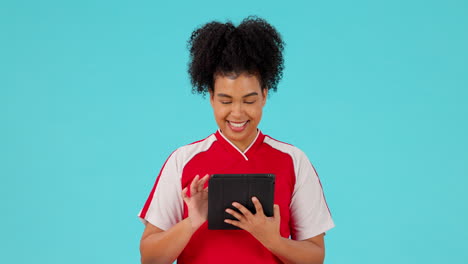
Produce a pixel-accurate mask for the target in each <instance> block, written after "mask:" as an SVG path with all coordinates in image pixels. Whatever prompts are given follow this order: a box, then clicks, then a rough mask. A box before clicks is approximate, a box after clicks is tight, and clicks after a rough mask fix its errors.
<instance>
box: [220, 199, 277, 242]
mask: <svg viewBox="0 0 468 264" xmlns="http://www.w3.org/2000/svg"><path fill="white" fill-rule="evenodd" d="M252 202H253V204H254V206H255V210H256V213H255V214H252V213H251V212H250V211H249V209H247V208H245V207H244V206H243V205H241V204H239V203H236V202H234V203H232V205H233V206H234V207H236V208H237V209H239V211H240V212H241V213H238V212H236V211H234V210H231V209H226V212H227V213H229V214H231V215H232V216H234V217H235V218H237V219H238V220H239V221H235V220H230V219H225V220H224V222H226V223H228V224H231V225H233V226H237V227H239V228H241V229H244V230H245V231H247V232H249V233H250V234H251V235H252V236H254V237H255V238H256V239H257V240H258V241H260V243H262V244H263V245H264V246H266V247H268V246H267V245H268V244H270V243H274V242H276V240H278V239H279V238H280V237H281V235H280V220H281V216H280V209H279V205H277V204H275V205H274V206H273V217H267V216H266V215H265V214H264V212H263V207H262V204H261V203H260V201H259V200H258V199H257V198H256V197H252Z"/></svg>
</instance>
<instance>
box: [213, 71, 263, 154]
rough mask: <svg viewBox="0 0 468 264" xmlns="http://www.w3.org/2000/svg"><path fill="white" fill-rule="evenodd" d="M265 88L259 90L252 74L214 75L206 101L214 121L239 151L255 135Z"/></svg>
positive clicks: (243, 148)
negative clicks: (212, 87) (212, 85)
mask: <svg viewBox="0 0 468 264" xmlns="http://www.w3.org/2000/svg"><path fill="white" fill-rule="evenodd" d="M267 92H268V90H267V89H263V90H262V88H261V86H260V82H259V80H258V78H257V76H256V75H249V74H248V73H242V74H240V75H238V76H235V75H215V78H214V89H213V91H211V92H210V102H211V106H212V107H213V112H214V116H215V119H216V123H217V124H218V126H219V128H220V129H221V132H222V133H223V135H224V136H225V137H226V138H227V139H229V141H231V142H232V143H233V144H234V145H235V146H236V147H238V148H239V149H240V150H241V151H244V150H245V149H246V148H247V147H248V146H249V145H250V143H252V141H253V140H254V139H255V137H256V136H257V126H258V124H259V123H260V120H261V119H262V109H263V106H264V105H265V102H266V96H267Z"/></svg>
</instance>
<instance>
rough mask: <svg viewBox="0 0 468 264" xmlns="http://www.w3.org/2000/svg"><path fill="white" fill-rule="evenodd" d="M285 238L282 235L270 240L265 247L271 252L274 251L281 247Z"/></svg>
mask: <svg viewBox="0 0 468 264" xmlns="http://www.w3.org/2000/svg"><path fill="white" fill-rule="evenodd" d="M283 239H284V238H283V237H282V236H281V235H277V236H274V237H272V238H269V239H268V240H267V241H266V242H265V243H263V245H264V246H265V247H266V248H267V249H268V250H269V251H274V250H275V248H279V247H281V243H282V242H283Z"/></svg>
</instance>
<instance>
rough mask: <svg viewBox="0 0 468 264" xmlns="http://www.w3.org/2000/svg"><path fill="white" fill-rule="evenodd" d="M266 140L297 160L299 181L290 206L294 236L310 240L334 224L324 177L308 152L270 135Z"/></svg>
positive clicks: (294, 237) (296, 167) (295, 170)
mask: <svg viewBox="0 0 468 264" xmlns="http://www.w3.org/2000/svg"><path fill="white" fill-rule="evenodd" d="M265 143H266V144H268V145H270V146H271V147H273V148H275V149H277V150H279V151H281V152H284V153H286V154H288V155H290V156H291V158H292V160H293V163H294V172H295V174H296V184H295V185H294V191H293V194H292V198H291V204H290V206H289V209H290V212H291V221H292V225H291V226H292V230H291V234H292V238H293V239H295V240H304V239H308V238H311V237H314V236H316V235H319V234H321V233H324V232H325V231H327V230H329V229H330V228H332V227H334V226H335V225H334V223H333V220H332V218H331V215H330V211H329V210H328V205H327V203H326V201H325V197H324V194H323V190H322V185H321V183H320V179H319V177H318V175H317V173H316V172H315V169H314V167H313V166H312V163H310V161H309V159H308V158H307V156H306V155H305V153H304V152H302V151H301V150H300V149H299V148H297V147H294V146H292V145H289V144H286V143H283V142H280V141H277V140H274V139H272V138H270V137H268V136H266V137H265Z"/></svg>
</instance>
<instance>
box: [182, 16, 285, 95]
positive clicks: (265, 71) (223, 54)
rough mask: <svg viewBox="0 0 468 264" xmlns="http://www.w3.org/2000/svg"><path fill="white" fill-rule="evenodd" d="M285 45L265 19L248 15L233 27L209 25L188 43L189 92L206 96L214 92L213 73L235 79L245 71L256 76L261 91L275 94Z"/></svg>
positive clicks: (282, 63)
mask: <svg viewBox="0 0 468 264" xmlns="http://www.w3.org/2000/svg"><path fill="white" fill-rule="evenodd" d="M284 45H285V44H284V42H283V40H282V39H281V36H280V34H279V33H278V32H277V31H276V29H275V28H274V27H273V26H271V25H270V24H269V23H268V22H267V21H266V20H264V19H262V18H259V17H256V16H249V17H247V18H245V19H244V20H242V22H241V23H240V24H239V25H238V26H237V27H235V26H234V25H233V24H232V23H231V22H230V21H228V22H227V23H224V24H223V23H220V22H216V21H213V22H209V23H207V24H205V25H203V26H201V27H199V28H198V29H196V30H194V31H193V33H192V35H191V37H190V39H189V40H188V49H189V50H190V61H189V69H188V73H189V75H190V80H191V83H192V91H193V92H194V93H199V94H203V95H205V94H206V93H207V92H208V91H213V89H214V76H215V74H221V75H230V74H233V73H234V74H235V76H237V75H239V74H241V73H243V72H248V73H249V74H256V75H257V76H258V77H259V80H260V85H261V87H262V88H263V89H268V90H272V91H276V89H277V86H278V82H279V81H280V80H281V78H282V76H283V69H284V60H283V54H282V53H283V49H284Z"/></svg>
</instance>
